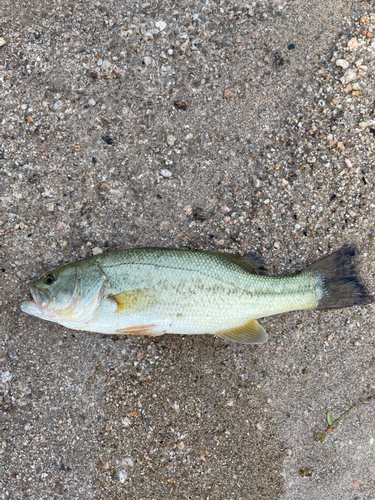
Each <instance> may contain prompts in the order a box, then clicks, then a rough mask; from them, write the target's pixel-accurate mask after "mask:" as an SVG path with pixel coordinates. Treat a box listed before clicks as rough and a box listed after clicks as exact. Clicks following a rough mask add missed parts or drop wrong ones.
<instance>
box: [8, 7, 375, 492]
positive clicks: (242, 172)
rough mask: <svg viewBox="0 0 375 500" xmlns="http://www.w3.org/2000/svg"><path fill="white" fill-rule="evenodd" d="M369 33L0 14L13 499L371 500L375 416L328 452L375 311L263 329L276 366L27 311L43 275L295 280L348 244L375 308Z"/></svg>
mask: <svg viewBox="0 0 375 500" xmlns="http://www.w3.org/2000/svg"><path fill="white" fill-rule="evenodd" d="M366 13H367V14H366ZM371 13H372V11H371V2H347V1H344V0H325V1H324V2H322V1H321V0H311V1H309V2H306V1H304V0H294V1H291V0H287V1H284V0H272V1H269V0H259V1H256V2H255V1H254V2H241V1H238V2H236V3H234V2H232V1H231V0H229V1H222V2H219V1H218V2H217V3H214V2H209V1H207V2H206V1H203V2H200V3H198V2H196V3H194V2H191V3H188V2H183V1H177V2H175V3H171V2H169V1H167V0H166V1H160V2H154V1H152V0H151V1H150V2H146V3H135V2H126V1H118V0H108V1H106V2H104V1H93V0H88V1H85V2H83V1H79V0H78V1H75V2H73V1H69V0H66V1H64V0H62V1H58V0H51V1H45V0H30V1H28V2H21V1H18V0H11V1H10V0H4V1H3V2H1V5H0V85H1V87H0V92H1V97H0V110H1V112H0V123H1V128H0V133H1V143H0V172H1V185H0V245H1V246H0V260H1V271H2V272H1V273H0V275H1V281H0V287H1V288H0V290H1V292H0V293H1V295H0V325H1V331H0V336H1V337H0V339H1V351H0V404H1V409H2V412H1V440H0V445H1V446H0V498H2V499H22V500H24V499H25V500H26V499H35V500H39V499H47V498H48V499H60V498H61V499H62V498H67V499H72V500H73V499H80V500H83V499H90V500H92V499H95V500H99V499H103V500H107V499H108V500H109V499H124V500H125V499H128V500H162V499H202V500H258V499H267V500H269V499H272V500H277V499H281V498H282V499H285V500H318V499H319V500H320V499H322V498H328V499H330V500H341V499H348V500H349V499H350V500H354V499H356V500H365V499H366V500H370V499H374V498H375V479H374V478H375V474H374V472H375V442H374V439H375V431H374V425H373V422H374V415H375V408H374V403H372V402H371V401H369V402H368V403H365V404H363V405H361V406H359V407H358V408H356V409H355V410H353V411H352V412H351V413H350V414H349V415H348V416H346V417H345V419H344V420H343V421H342V422H341V423H340V424H339V425H338V427H337V429H336V430H335V432H334V433H329V434H328V435H327V437H326V438H325V440H324V441H323V442H319V441H318V440H317V436H319V435H320V434H321V433H322V432H323V431H324V430H325V429H326V428H327V422H326V413H327V411H328V410H330V411H331V413H332V417H333V418H334V419H335V418H338V417H339V416H340V415H341V414H342V413H343V412H344V411H345V410H347V409H348V408H350V407H351V406H352V405H353V404H355V403H357V402H359V401H360V400H361V399H363V398H365V397H367V396H369V395H371V394H373V393H374V391H375V368H374V360H375V346H374V340H375V337H374V321H373V310H374V306H367V307H363V308H351V309H343V310H340V311H332V312H296V313H289V314H285V315H283V316H275V317H273V318H267V319H264V320H262V321H261V324H262V325H263V326H264V327H265V328H266V330H267V331H268V333H269V336H270V340H269V342H268V343H267V344H265V345H263V346H243V345H235V344H229V343H228V344H227V343H225V342H224V341H222V340H220V339H218V338H215V337H209V336H205V337H203V336H202V337H200V336H197V337H180V336H174V335H169V336H165V337H159V338H156V339H152V338H147V337H131V338H128V337H120V336H119V337H115V336H103V335H99V334H92V333H82V332H81V333H79V332H73V331H71V330H67V329H65V328H63V327H60V326H58V325H54V324H49V323H46V322H43V321H41V320H38V319H36V318H32V317H27V316H26V315H24V314H23V313H21V311H20V310H19V303H20V301H21V300H22V299H24V298H25V297H27V296H28V289H27V285H28V283H29V282H30V281H31V280H32V279H35V278H36V277H38V276H40V275H41V274H43V273H44V272H46V271H47V270H49V269H53V268H55V267H57V266H59V265H61V264H62V263H67V262H72V261H75V260H77V259H79V258H82V257H85V256H88V255H91V254H92V253H98V252H102V251H104V252H106V251H108V250H111V249H118V248H123V247H129V246H131V247H133V246H168V247H179V248H191V249H209V250H212V249H215V250H220V251H227V252H231V253H245V252H247V251H249V250H251V251H253V252H256V253H259V254H260V255H262V258H263V259H264V261H265V262H266V263H267V266H268V268H269V272H270V273H271V274H288V273H291V272H294V271H297V270H299V269H302V268H304V267H305V266H306V265H307V264H309V263H311V262H313V261H314V260H316V259H317V258H319V257H321V256H323V255H326V254H328V253H329V252H331V251H333V250H335V249H337V248H339V247H341V246H343V245H344V244H345V243H354V244H356V245H358V248H359V259H360V263H361V266H360V267H361V272H362V275H363V277H364V279H366V280H367V283H368V286H369V288H370V289H371V290H372V291H374V289H375V286H374V279H373V278H374V264H373V262H374V255H375V250H374V239H373V238H374V213H375V212H374V209H375V205H374V195H373V188H374V165H375V162H374V141H375V124H374V128H372V120H374V121H375V116H374V114H373V113H374V100H375V92H374V82H375V42H374V40H375V17H374V16H371ZM373 31H374V38H372V34H373Z"/></svg>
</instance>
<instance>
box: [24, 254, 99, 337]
mask: <svg viewBox="0 0 375 500" xmlns="http://www.w3.org/2000/svg"><path fill="white" fill-rule="evenodd" d="M78 264H79V263H76V264H68V265H66V266H63V267H60V268H58V269H55V270H54V271H51V272H48V273H47V274H45V275H44V276H43V277H42V278H40V279H39V280H37V281H34V282H33V283H31V284H30V293H31V296H32V300H28V301H24V302H22V303H21V310H22V311H23V312H25V313H27V314H30V315H31V316H36V317H38V318H41V319H46V320H48V321H54V322H56V323H60V324H62V325H65V326H67V327H69V328H80V327H82V326H84V325H85V324H86V323H87V322H88V321H90V320H91V319H92V318H93V317H94V316H95V314H96V313H97V311H98V308H99V306H100V304H101V302H102V300H103V298H104V295H105V290H106V285H107V282H108V280H107V278H106V276H105V274H104V273H103V272H102V270H101V269H100V267H98V266H97V265H95V264H94V265H88V266H84V265H83V266H82V265H81V266H80V265H78Z"/></svg>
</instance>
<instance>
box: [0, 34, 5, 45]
mask: <svg viewBox="0 0 375 500" xmlns="http://www.w3.org/2000/svg"><path fill="white" fill-rule="evenodd" d="M5 44H6V41H5V40H4V38H3V37H2V36H0V47H3V46H4V45H5Z"/></svg>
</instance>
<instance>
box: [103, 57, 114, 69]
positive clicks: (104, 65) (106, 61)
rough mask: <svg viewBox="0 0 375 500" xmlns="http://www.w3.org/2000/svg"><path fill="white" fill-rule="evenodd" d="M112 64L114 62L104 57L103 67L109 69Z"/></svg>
mask: <svg viewBox="0 0 375 500" xmlns="http://www.w3.org/2000/svg"><path fill="white" fill-rule="evenodd" d="M111 66H112V64H111V63H110V62H109V61H108V59H104V61H103V64H102V68H103V69H109V68H110V67H111Z"/></svg>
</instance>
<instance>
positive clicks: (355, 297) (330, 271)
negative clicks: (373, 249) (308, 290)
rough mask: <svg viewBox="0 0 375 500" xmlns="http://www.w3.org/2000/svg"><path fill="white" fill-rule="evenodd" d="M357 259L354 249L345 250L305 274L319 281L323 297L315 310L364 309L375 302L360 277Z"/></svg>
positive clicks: (318, 263)
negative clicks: (350, 307) (365, 305)
mask: <svg viewBox="0 0 375 500" xmlns="http://www.w3.org/2000/svg"><path fill="white" fill-rule="evenodd" d="M356 256H357V250H356V248H355V247H354V246H348V247H344V248H341V249H340V250H337V252H334V253H333V254H331V255H328V257H324V258H323V259H321V260H319V261H318V262H315V263H314V264H312V265H311V266H309V267H307V268H306V269H305V270H304V271H303V273H307V274H309V275H310V276H312V277H314V278H316V279H317V280H318V282H319V289H320V293H319V295H320V297H319V298H318V301H317V305H316V307H315V308H314V309H317V310H322V309H336V308H339V307H349V306H361V305H364V304H370V303H371V302H373V301H374V298H373V297H372V296H371V295H369V293H368V291H367V289H366V287H365V285H364V284H363V283H362V282H361V281H360V279H359V277H358V274H357V267H356Z"/></svg>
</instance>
